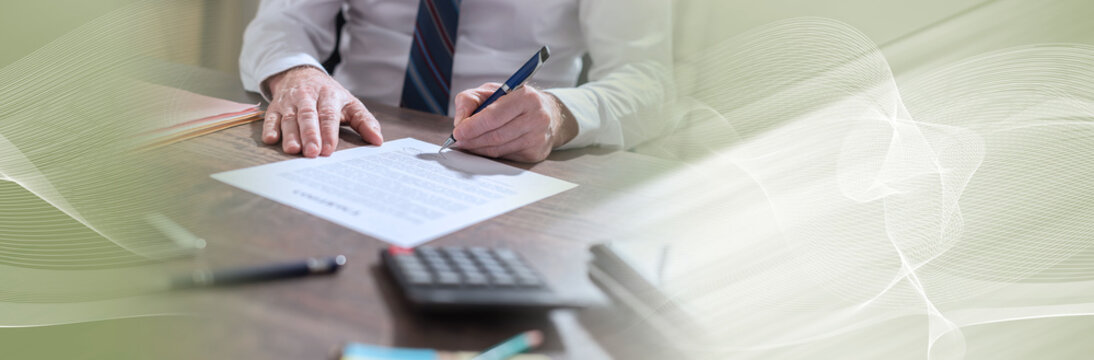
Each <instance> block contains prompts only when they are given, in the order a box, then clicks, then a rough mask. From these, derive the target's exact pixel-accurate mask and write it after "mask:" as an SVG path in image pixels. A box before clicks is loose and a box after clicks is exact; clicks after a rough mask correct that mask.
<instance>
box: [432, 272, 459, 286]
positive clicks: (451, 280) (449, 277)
mask: <svg viewBox="0 0 1094 360" xmlns="http://www.w3.org/2000/svg"><path fill="white" fill-rule="evenodd" d="M437 283H438V284H441V285H459V284H460V275H459V274H456V273H454V272H447V271H446V272H438V273H437Z"/></svg>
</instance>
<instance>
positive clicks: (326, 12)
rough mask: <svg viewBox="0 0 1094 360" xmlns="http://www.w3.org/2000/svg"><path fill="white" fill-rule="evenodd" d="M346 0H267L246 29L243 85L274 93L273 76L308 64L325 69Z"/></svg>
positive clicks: (266, 95) (240, 58) (241, 67)
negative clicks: (270, 83) (270, 88)
mask: <svg viewBox="0 0 1094 360" xmlns="http://www.w3.org/2000/svg"><path fill="white" fill-rule="evenodd" d="M343 2H344V0H311V1H301V0H263V1H262V3H261V4H260V5H259V7H258V12H257V13H256V15H255V18H254V20H252V21H251V23H250V24H249V25H247V30H246V31H245V32H244V33H243V49H242V51H241V53H240V55H239V72H240V77H241V78H242V80H243V88H244V89H247V90H248V91H253V92H258V93H261V94H262V96H263V97H264V98H266V100H267V101H269V100H270V94H268V93H267V89H264V88H263V82H265V81H266V79H267V78H269V77H270V76H273V75H276V74H278V73H280V72H282V71H285V70H288V69H290V68H293V67H297V66H301V65H306V66H314V67H316V68H318V69H323V66H322V65H321V64H320V63H319V60H318V59H320V58H322V57H326V56H327V55H328V54H330V53H331V52H332V51H334V42H335V40H334V39H335V33H334V32H335V31H336V30H335V17H337V15H338V10H340V9H341V8H342V4H343Z"/></svg>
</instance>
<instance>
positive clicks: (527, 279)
mask: <svg viewBox="0 0 1094 360" xmlns="http://www.w3.org/2000/svg"><path fill="white" fill-rule="evenodd" d="M517 283H518V284H520V285H521V286H539V285H540V282H539V278H537V277H534V276H517Z"/></svg>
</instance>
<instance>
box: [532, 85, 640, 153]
mask: <svg viewBox="0 0 1094 360" xmlns="http://www.w3.org/2000/svg"><path fill="white" fill-rule="evenodd" d="M545 91H546V92H547V93H550V94H551V95H554V96H555V98H558V101H559V102H561V103H562V105H565V106H566V108H567V109H569V110H570V113H571V114H573V115H574V121H575V122H577V136H575V137H574V138H573V139H571V140H570V142H568V143H565V144H563V145H562V146H559V147H557V148H555V149H556V150H566V149H577V148H582V147H586V146H591V145H600V146H604V147H614V148H619V147H622V146H623V135H622V132H621V131H620V129H619V127H618V126H613V125H612V124H609V123H605V122H604V121H603V120H602V119H604V117H603V116H602V114H601V113H600V110H601V107H600V105H599V100H598V99H597V97H596V94H595V93H594V92H593V91H590V90H588V89H581V88H558V89H548V90H545Z"/></svg>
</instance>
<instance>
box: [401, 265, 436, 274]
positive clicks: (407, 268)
mask: <svg viewBox="0 0 1094 360" xmlns="http://www.w3.org/2000/svg"><path fill="white" fill-rule="evenodd" d="M399 268H400V269H402V270H403V271H404V272H422V273H428V272H429V270H426V268H425V266H424V265H422V264H400V265H399Z"/></svg>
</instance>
